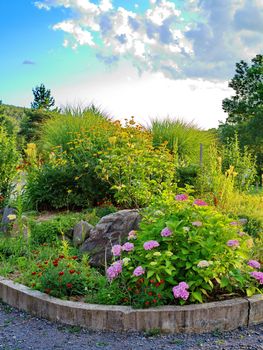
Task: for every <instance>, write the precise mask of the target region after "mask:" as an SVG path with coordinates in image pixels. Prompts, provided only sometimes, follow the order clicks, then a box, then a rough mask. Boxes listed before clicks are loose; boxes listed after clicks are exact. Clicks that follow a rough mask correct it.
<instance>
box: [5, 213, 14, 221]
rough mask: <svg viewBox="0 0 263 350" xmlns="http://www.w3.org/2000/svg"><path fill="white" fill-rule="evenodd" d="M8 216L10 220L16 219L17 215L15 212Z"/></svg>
mask: <svg viewBox="0 0 263 350" xmlns="http://www.w3.org/2000/svg"><path fill="white" fill-rule="evenodd" d="M7 218H8V220H10V221H13V220H15V219H16V215H15V214H9V215H7Z"/></svg>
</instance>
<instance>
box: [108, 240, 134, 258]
mask: <svg viewBox="0 0 263 350" xmlns="http://www.w3.org/2000/svg"><path fill="white" fill-rule="evenodd" d="M133 249H134V244H133V243H130V242H126V243H124V244H123V245H122V246H121V245H120V244H115V245H114V246H113V247H112V249H111V251H112V255H113V256H120V255H121V252H122V251H125V252H131V251H132V250H133Z"/></svg>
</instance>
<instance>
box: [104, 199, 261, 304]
mask: <svg viewBox="0 0 263 350" xmlns="http://www.w3.org/2000/svg"><path fill="white" fill-rule="evenodd" d="M243 229H244V228H243V227H242V223H241V221H237V220H233V219H231V218H229V217H228V216H225V215H222V214H220V213H219V212H218V211H217V210H216V209H215V208H214V207H210V206H208V205H207V203H205V202H204V201H202V200H199V199H198V200H194V199H193V198H192V197H190V196H187V195H179V196H176V199H175V200H174V199H173V200H172V198H171V197H170V198H166V201H165V202H164V203H163V205H162V206H161V207H156V206H153V207H152V211H149V210H148V212H147V215H146V217H145V219H144V220H143V222H142V223H141V225H140V230H139V231H138V232H137V233H136V236H137V239H135V240H131V239H132V238H134V234H133V237H130V241H129V244H127V243H126V245H127V248H125V245H123V246H122V249H121V252H120V254H121V255H120V256H118V255H119V252H118V251H117V253H116V254H115V255H116V258H115V259H121V261H120V260H119V261H115V262H114V263H113V265H112V266H110V267H109V268H108V270H107V275H108V277H109V279H110V280H114V279H115V278H118V275H119V276H121V278H122V279H124V280H126V286H127V287H128V288H129V290H130V291H131V298H132V303H135V305H137V306H140V307H147V306H153V305H161V304H167V303H175V302H176V303H177V302H179V303H180V304H184V303H185V302H186V301H187V300H188V301H189V302H190V303H196V302H204V301H212V300H219V299H220V298H221V295H224V298H225V295H229V297H231V295H233V293H234V294H235V295H244V294H247V295H249V296H250V295H253V294H255V293H257V292H259V291H260V285H259V283H258V281H257V280H256V279H254V278H253V277H252V276H251V275H250V272H252V271H253V269H252V268H251V267H250V266H248V264H247V263H248V261H249V259H251V258H252V259H253V257H252V256H251V248H252V247H253V239H252V238H251V237H250V236H249V235H248V234H247V233H243ZM131 242H132V244H133V245H134V246H132V245H130V243H131ZM113 249H114V248H113ZM116 249H117V250H118V246H117V248H116ZM126 258H128V259H126ZM136 268H137V270H135V269H136ZM121 271H122V272H121ZM172 290H174V296H173V293H172ZM177 292H179V294H180V293H182V294H181V296H178V295H177V294H176V293H177Z"/></svg>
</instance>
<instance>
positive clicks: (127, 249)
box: [121, 242, 134, 252]
mask: <svg viewBox="0 0 263 350" xmlns="http://www.w3.org/2000/svg"><path fill="white" fill-rule="evenodd" d="M121 249H122V250H123V251H125V252H131V251H132V250H133V249H134V244H133V243H130V242H127V243H124V244H123V246H122V247H121Z"/></svg>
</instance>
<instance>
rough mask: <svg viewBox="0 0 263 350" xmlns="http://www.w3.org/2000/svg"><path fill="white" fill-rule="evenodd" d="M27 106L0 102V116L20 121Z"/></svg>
mask: <svg viewBox="0 0 263 350" xmlns="http://www.w3.org/2000/svg"><path fill="white" fill-rule="evenodd" d="M28 109H29V108H25V107H17V106H13V105H6V104H0V116H3V115H4V116H6V117H10V118H14V119H15V120H17V121H20V120H21V119H22V118H23V117H24V116H25V111H26V110H28Z"/></svg>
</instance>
